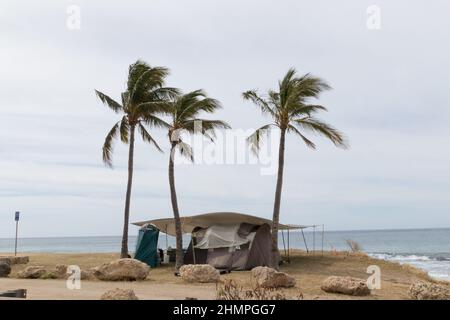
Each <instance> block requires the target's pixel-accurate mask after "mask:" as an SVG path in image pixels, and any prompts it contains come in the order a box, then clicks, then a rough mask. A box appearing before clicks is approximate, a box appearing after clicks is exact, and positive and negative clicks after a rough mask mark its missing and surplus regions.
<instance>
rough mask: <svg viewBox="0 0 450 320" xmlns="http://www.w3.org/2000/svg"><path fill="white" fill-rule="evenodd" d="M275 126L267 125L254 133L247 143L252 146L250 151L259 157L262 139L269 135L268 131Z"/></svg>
mask: <svg viewBox="0 0 450 320" xmlns="http://www.w3.org/2000/svg"><path fill="white" fill-rule="evenodd" d="M272 125H273V124H271V123H270V124H266V125H264V126H262V127H261V128H259V129H257V130H256V131H255V132H254V133H252V134H251V135H250V136H249V137H248V138H247V143H248V144H249V145H250V150H251V151H252V152H253V153H254V154H255V155H256V156H258V153H259V149H260V147H261V138H262V137H263V136H264V135H267V133H268V129H269V128H270V127H271V126H272Z"/></svg>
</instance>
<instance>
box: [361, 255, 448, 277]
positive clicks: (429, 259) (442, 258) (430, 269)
mask: <svg viewBox="0 0 450 320" xmlns="http://www.w3.org/2000/svg"><path fill="white" fill-rule="evenodd" d="M368 255H369V256H371V257H373V258H375V259H380V260H386V261H393V262H398V263H400V264H404V263H406V264H410V265H413V266H415V267H417V268H419V269H422V270H424V271H426V272H427V273H428V275H430V276H431V277H433V278H437V279H443V280H449V279H450V259H449V257H448V254H430V255H421V254H393V253H368Z"/></svg>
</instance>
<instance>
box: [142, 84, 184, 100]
mask: <svg viewBox="0 0 450 320" xmlns="http://www.w3.org/2000/svg"><path fill="white" fill-rule="evenodd" d="M180 94H181V90H180V89H178V88H172V87H161V88H156V89H154V90H152V91H150V92H149V97H148V98H149V100H152V101H158V100H161V101H167V100H174V99H176V98H177V97H178V96H179V95H180Z"/></svg>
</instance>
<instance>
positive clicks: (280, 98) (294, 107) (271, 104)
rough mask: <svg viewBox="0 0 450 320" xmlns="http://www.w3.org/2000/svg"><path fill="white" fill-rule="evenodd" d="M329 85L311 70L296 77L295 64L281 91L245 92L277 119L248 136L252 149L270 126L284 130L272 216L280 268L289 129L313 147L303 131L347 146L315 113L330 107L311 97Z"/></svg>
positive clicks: (280, 84) (255, 149)
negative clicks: (284, 173) (280, 239)
mask: <svg viewBox="0 0 450 320" xmlns="http://www.w3.org/2000/svg"><path fill="white" fill-rule="evenodd" d="M329 89H331V87H330V86H329V85H328V84H327V83H326V82H325V81H324V80H322V79H320V78H317V77H314V76H312V75H310V74H306V75H303V76H301V77H296V71H295V69H293V68H292V69H290V70H289V71H288V72H287V73H286V75H285V76H284V78H283V80H281V81H279V82H278V91H273V90H269V91H268V93H267V96H260V95H258V93H257V92H256V91H255V90H250V91H246V92H244V93H243V97H244V99H245V100H249V101H251V102H253V103H254V104H255V105H256V106H258V107H259V108H260V109H261V111H262V113H263V114H265V115H269V116H270V117H271V118H272V119H273V122H272V123H269V124H266V125H264V126H262V127H261V128H259V129H258V130H256V131H255V132H254V133H253V134H252V135H251V136H249V137H248V141H249V143H250V146H251V148H252V151H253V152H255V153H256V154H257V153H258V151H259V147H260V140H261V136H262V135H263V134H264V133H265V132H267V130H268V129H269V128H271V127H272V126H275V127H278V128H279V130H280V143H279V154H278V173H277V185H276V189H275V201H274V206H273V217H272V266H273V267H275V268H278V261H277V256H278V224H279V221H280V203H281V189H282V187H283V170H284V152H285V139H286V133H295V134H297V135H298V136H299V137H300V138H301V139H302V140H303V142H304V143H305V144H306V146H307V147H309V148H311V149H315V148H316V145H315V144H314V142H312V141H311V140H309V139H308V138H307V137H306V136H305V135H304V132H303V131H307V132H312V133H318V134H320V135H322V136H324V137H326V138H328V139H329V140H331V142H333V143H334V144H335V145H336V146H337V147H341V148H346V147H347V143H346V141H345V138H344V136H343V135H342V133H341V132H339V131H338V130H336V129H335V128H333V127H332V126H330V125H329V124H327V123H325V122H322V121H320V120H319V119H317V118H315V117H314V116H315V114H316V113H318V112H319V111H327V109H326V108H325V107H323V106H321V105H316V104H310V99H311V98H318V97H319V95H320V93H321V92H322V91H324V90H329Z"/></svg>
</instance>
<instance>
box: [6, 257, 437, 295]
mask: <svg viewBox="0 0 450 320" xmlns="http://www.w3.org/2000/svg"><path fill="white" fill-rule="evenodd" d="M0 255H1V254H0ZM29 256H30V263H29V264H28V265H41V266H46V267H48V268H49V269H51V268H54V267H55V265H56V264H66V265H71V264H75V265H78V266H80V267H81V268H82V269H88V268H91V267H94V266H97V265H99V264H101V263H104V262H109V261H111V260H113V259H115V258H117V257H118V256H117V255H116V254H108V253H105V254H30V255H29ZM370 265H377V266H379V267H380V269H381V289H379V290H372V294H371V295H370V296H368V297H364V298H360V297H349V296H344V295H338V294H329V293H325V292H323V291H322V290H321V289H320V285H321V283H322V281H323V280H324V279H325V278H326V277H328V276H331V275H338V276H352V277H358V278H363V279H367V277H368V276H369V274H367V273H366V270H367V267H368V266H370ZM24 267H25V265H15V266H14V267H13V271H12V273H11V275H10V277H9V278H0V291H6V290H12V289H27V290H28V299H99V298H100V296H101V295H102V294H103V293H104V292H105V291H107V290H109V289H114V288H130V289H133V290H134V291H135V293H136V295H137V296H138V297H139V298H140V299H185V298H187V297H189V298H197V299H214V298H215V295H216V285H215V284H187V283H184V282H183V281H182V280H181V279H180V278H179V277H175V276H174V274H173V265H170V266H164V267H158V268H155V269H152V270H151V271H150V275H149V277H148V279H147V280H145V281H141V282H104V281H98V280H94V281H87V280H83V281H82V283H81V289H80V290H69V289H67V287H66V281H65V280H28V279H17V278H16V276H17V272H18V271H20V270H21V269H23V268H24ZM281 271H283V272H287V273H289V274H291V275H292V276H294V277H295V278H296V279H297V287H296V288H292V289H283V293H284V294H285V295H286V296H290V297H297V296H299V295H300V294H301V295H303V298H304V299H407V298H408V295H407V290H408V288H409V286H410V285H411V284H412V283H413V282H415V281H418V280H427V281H433V280H432V279H430V278H429V277H428V276H427V275H426V274H425V273H424V272H421V271H419V270H417V269H415V268H413V267H410V266H407V265H406V266H405V265H403V266H401V265H399V264H397V263H392V262H386V261H381V260H376V259H372V258H370V257H368V256H366V255H364V254H348V253H330V252H327V253H325V254H324V255H323V256H322V255H321V254H320V253H316V254H315V255H313V254H311V253H309V254H307V253H304V252H301V251H296V252H295V253H292V254H291V263H286V264H284V265H283V266H282V267H281ZM221 278H222V279H233V280H235V281H236V283H237V284H238V285H239V286H242V287H244V288H250V287H251V285H252V282H251V278H250V272H249V271H235V272H232V273H230V274H227V275H222V276H221Z"/></svg>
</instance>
